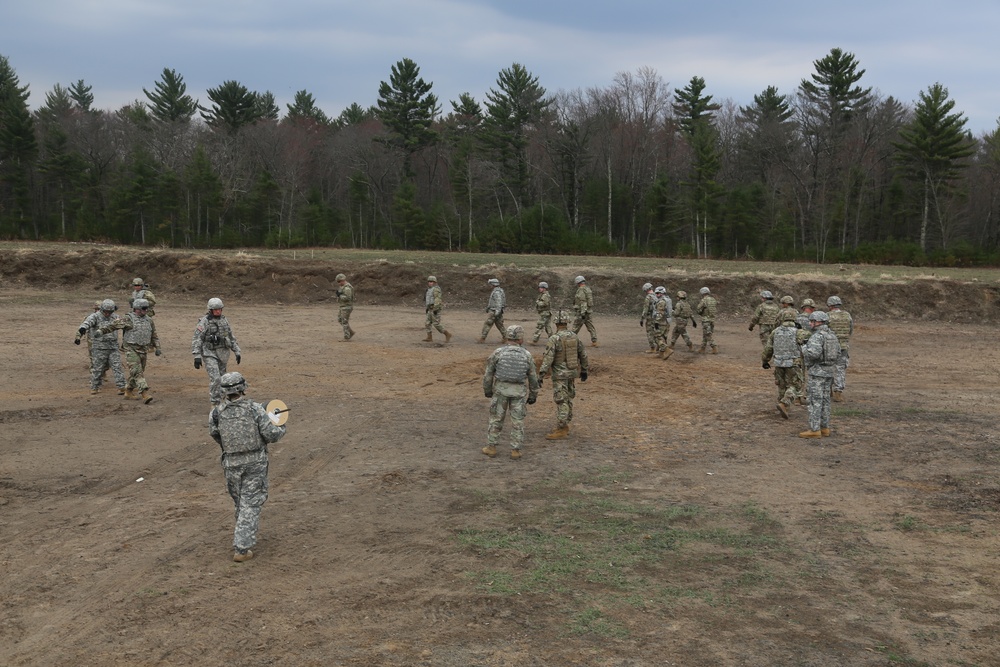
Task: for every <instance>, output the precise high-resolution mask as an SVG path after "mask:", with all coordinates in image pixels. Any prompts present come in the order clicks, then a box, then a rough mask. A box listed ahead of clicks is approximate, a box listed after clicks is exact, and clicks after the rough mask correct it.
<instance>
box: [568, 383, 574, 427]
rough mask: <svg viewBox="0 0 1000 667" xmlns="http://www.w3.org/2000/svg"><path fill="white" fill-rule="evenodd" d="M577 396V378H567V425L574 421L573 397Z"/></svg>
mask: <svg viewBox="0 0 1000 667" xmlns="http://www.w3.org/2000/svg"><path fill="white" fill-rule="evenodd" d="M574 398H576V380H574V379H573V378H570V379H569V380H566V425H567V426H569V423H570V422H571V421H573V399H574Z"/></svg>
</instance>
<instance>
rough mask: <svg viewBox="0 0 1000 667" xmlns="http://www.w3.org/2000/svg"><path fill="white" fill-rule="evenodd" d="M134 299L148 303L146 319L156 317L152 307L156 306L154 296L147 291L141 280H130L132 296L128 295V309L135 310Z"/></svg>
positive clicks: (151, 292)
mask: <svg viewBox="0 0 1000 667" xmlns="http://www.w3.org/2000/svg"><path fill="white" fill-rule="evenodd" d="M136 299H145V300H146V301H148V302H149V308H148V309H147V311H146V317H153V316H154V315H156V311H155V309H154V306H156V295H155V294H153V291H152V290H150V289H149V285H147V284H146V283H145V282H144V281H143V279H142V278H133V279H132V294H130V295H129V299H128V305H129V308H135V300H136Z"/></svg>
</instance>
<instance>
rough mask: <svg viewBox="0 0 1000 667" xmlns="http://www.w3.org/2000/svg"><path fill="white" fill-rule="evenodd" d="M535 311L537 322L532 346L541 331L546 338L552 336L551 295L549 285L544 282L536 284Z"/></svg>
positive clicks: (536, 341)
mask: <svg viewBox="0 0 1000 667" xmlns="http://www.w3.org/2000/svg"><path fill="white" fill-rule="evenodd" d="M535 310H536V311H537V312H538V322H537V323H536V324H535V335H534V336H533V337H532V339H531V344H532V345H535V344H537V343H538V339H539V338H541V336H542V331H544V332H545V335H546V336H552V295H551V294H549V284H548V283H547V282H545V281H542V282H540V283H538V298H537V299H535Z"/></svg>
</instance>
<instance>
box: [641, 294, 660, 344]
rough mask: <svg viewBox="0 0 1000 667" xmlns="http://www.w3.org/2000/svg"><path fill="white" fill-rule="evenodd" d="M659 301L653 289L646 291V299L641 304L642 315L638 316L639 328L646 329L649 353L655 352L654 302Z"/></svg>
mask: <svg viewBox="0 0 1000 667" xmlns="http://www.w3.org/2000/svg"><path fill="white" fill-rule="evenodd" d="M658 300H659V299H658V298H657V296H656V293H655V292H654V291H653V288H652V287H650V288H649V289H648V290H646V298H645V300H644V301H643V302H642V315H640V316H639V326H640V327H644V328H645V329H646V340H647V341H648V342H649V351H650V352H655V351H656V348H657V345H656V323H655V321H654V319H653V318H654V315H655V313H656V302H657V301H658Z"/></svg>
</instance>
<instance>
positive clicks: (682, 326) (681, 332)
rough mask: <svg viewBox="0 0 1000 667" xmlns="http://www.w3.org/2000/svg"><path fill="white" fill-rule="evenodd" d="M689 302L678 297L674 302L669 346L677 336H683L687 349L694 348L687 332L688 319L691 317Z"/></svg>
mask: <svg viewBox="0 0 1000 667" xmlns="http://www.w3.org/2000/svg"><path fill="white" fill-rule="evenodd" d="M691 314H692V311H691V304H689V303H688V302H687V299H684V298H680V297H678V299H677V303H675V304H674V312H673V316H674V333H673V334H672V335H671V336H670V348H671V349H672V348H673V347H674V344H675V343H676V342H677V339H678V338H681V337H683V338H684V342H685V343H687V346H688V349H689V350H692V349H694V345H693V344H692V343H691V336H689V335H688V332H687V324H688V320H690V319H691Z"/></svg>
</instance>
